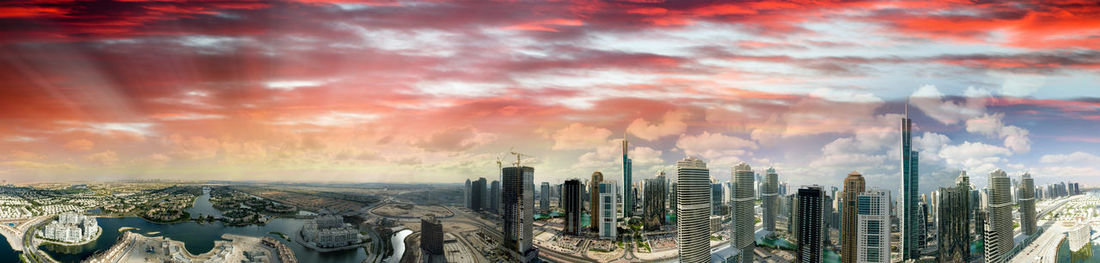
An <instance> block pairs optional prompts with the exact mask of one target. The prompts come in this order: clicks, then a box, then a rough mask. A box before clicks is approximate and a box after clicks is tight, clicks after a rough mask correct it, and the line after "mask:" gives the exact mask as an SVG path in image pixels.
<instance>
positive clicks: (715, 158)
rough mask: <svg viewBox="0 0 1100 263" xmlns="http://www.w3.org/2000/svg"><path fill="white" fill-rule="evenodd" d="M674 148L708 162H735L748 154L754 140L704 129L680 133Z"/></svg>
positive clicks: (754, 145) (754, 147)
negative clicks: (684, 133)
mask: <svg viewBox="0 0 1100 263" xmlns="http://www.w3.org/2000/svg"><path fill="white" fill-rule="evenodd" d="M676 148H679V149H681V150H683V151H684V154H686V155H688V156H697V157H702V158H703V159H704V160H705V161H707V162H708V163H716V164H718V163H736V162H739V161H740V160H741V158H739V157H740V156H747V155H750V154H749V152H748V151H747V150H750V149H756V148H757V145H756V143H755V142H753V141H750V140H747V139H742V138H739V137H733V136H726V135H724V134H721V133H710V132H706V131H704V132H703V133H701V134H699V135H695V136H690V135H680V139H678V140H677V141H676Z"/></svg>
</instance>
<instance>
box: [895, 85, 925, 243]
mask: <svg viewBox="0 0 1100 263" xmlns="http://www.w3.org/2000/svg"><path fill="white" fill-rule="evenodd" d="M912 131H913V123H912V120H911V119H909V104H908V103H906V104H905V117H904V118H902V119H901V176H902V177H901V206H902V207H901V225H900V226H901V247H900V249H901V260H902V261H904V260H908V259H917V260H919V259H920V247H921V243H923V242H922V240H921V238H920V236H921V232H920V229H921V228H922V226H923V224H924V223H922V221H921V220H920V217H919V215H918V213H916V212H917V211H919V209H920V208H919V204H918V201H917V197H918V193H919V192H920V186H919V178H920V174H919V173H918V170H917V167H918V158H917V152H916V151H913V148H912V144H913V137H912Z"/></svg>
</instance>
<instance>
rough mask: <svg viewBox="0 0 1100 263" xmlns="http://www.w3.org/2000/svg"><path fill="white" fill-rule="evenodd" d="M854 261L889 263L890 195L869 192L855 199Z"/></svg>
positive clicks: (879, 191)
mask: <svg viewBox="0 0 1100 263" xmlns="http://www.w3.org/2000/svg"><path fill="white" fill-rule="evenodd" d="M855 203H856V206H857V207H858V208H857V209H856V213H857V214H858V215H857V216H856V228H857V230H858V231H857V232H856V250H857V252H856V261H857V262H866V263H889V262H890V204H891V202H890V194H889V193H888V192H886V191H881V190H870V191H866V192H863V193H861V194H859V196H858V197H856V202H855Z"/></svg>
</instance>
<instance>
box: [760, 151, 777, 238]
mask: <svg viewBox="0 0 1100 263" xmlns="http://www.w3.org/2000/svg"><path fill="white" fill-rule="evenodd" d="M778 187H779V174H776V173H775V168H771V167H769V168H768V170H767V171H765V174H764V183H763V184H762V185H761V187H760V192H761V193H760V198H761V199H763V200H762V202H763V203H762V205H763V209H762V210H763V212H764V219H763V220H764V222H763V223H764V230H767V231H771V232H772V233H774V232H775V217H776V216H778V214H779V204H778V203H777V201H778V200H776V198H777V196H778V194H779V189H778Z"/></svg>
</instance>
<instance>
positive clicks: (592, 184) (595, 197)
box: [588, 171, 603, 232]
mask: <svg viewBox="0 0 1100 263" xmlns="http://www.w3.org/2000/svg"><path fill="white" fill-rule="evenodd" d="M602 182H603V173H600V171H596V172H593V173H592V180H591V181H588V187H589V189H588V193H589V199H588V214H589V218H588V219H589V221H588V227H589V228H591V229H592V232H600V213H599V211H600V183H602Z"/></svg>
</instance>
